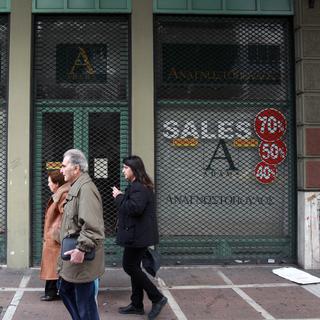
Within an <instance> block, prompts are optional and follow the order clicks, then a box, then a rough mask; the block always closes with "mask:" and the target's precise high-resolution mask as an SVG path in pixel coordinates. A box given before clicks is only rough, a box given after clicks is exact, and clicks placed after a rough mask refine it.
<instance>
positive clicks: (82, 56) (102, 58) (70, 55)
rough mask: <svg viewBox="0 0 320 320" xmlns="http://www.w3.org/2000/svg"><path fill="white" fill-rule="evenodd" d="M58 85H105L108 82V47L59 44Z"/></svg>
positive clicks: (57, 49)
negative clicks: (65, 83)
mask: <svg viewBox="0 0 320 320" xmlns="http://www.w3.org/2000/svg"><path fill="white" fill-rule="evenodd" d="M56 63H57V67H56V70H57V74H56V79H57V82H58V83H63V82H67V83H103V82H105V81H106V80H107V46H106V45H104V44H59V45H57V47H56Z"/></svg>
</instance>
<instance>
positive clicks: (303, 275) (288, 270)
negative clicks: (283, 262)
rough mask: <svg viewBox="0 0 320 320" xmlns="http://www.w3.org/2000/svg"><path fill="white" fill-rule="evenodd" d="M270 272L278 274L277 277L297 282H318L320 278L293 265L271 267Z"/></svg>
mask: <svg viewBox="0 0 320 320" xmlns="http://www.w3.org/2000/svg"><path fill="white" fill-rule="evenodd" d="M272 272H273V273H274V274H276V275H278V276H279V277H282V278H285V279H287V280H290V281H292V282H296V283H299V284H311V283H320V278H318V277H315V276H313V275H311V274H309V273H307V272H305V271H302V270H299V269H297V268H294V267H284V268H279V269H273V270H272Z"/></svg>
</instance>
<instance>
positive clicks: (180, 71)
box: [162, 43, 280, 85]
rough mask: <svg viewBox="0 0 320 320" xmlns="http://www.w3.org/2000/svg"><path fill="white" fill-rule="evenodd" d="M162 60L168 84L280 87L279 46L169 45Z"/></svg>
mask: <svg viewBox="0 0 320 320" xmlns="http://www.w3.org/2000/svg"><path fill="white" fill-rule="evenodd" d="M162 56H163V69H162V72H163V74H162V80H163V83H166V84H168V83H170V84H174V83H177V84H178V83H180V84H198V85H201V84H202V85H203V84H207V85H208V84H217V83H220V84H221V83H229V84H241V83H253V84H258V83H263V84H279V83H280V48H279V47H278V46H276V45H256V44H249V45H247V46H244V45H240V44H203V43H192V44H189V43H184V44H180V43H178V44H177V43H165V44H163V45H162ZM239 56H241V57H242V59H239ZM195 57H196V58H195Z"/></svg>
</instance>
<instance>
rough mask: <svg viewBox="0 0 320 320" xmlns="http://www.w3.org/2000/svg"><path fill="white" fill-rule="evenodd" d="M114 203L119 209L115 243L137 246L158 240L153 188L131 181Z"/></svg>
mask: <svg viewBox="0 0 320 320" xmlns="http://www.w3.org/2000/svg"><path fill="white" fill-rule="evenodd" d="M115 203H116V205H117V207H118V210H119V213H118V229H117V244H119V245H120V246H123V247H136V248H138V247H147V246H151V245H155V244H157V243H158V242H159V232H158V223H157V217H156V210H155V197H154V193H153V190H151V189H148V188H147V187H145V186H144V185H143V184H141V183H140V182H136V181H133V182H132V183H131V184H130V185H129V186H128V187H127V189H126V191H125V193H124V194H119V195H118V196H117V197H116V198H115Z"/></svg>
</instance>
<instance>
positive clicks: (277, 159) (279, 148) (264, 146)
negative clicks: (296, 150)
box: [259, 140, 287, 165]
mask: <svg viewBox="0 0 320 320" xmlns="http://www.w3.org/2000/svg"><path fill="white" fill-rule="evenodd" d="M259 155H260V158H261V160H262V161H264V162H265V163H267V164H273V165H276V164H280V163H281V162H282V161H283V160H284V159H285V158H286V156H287V146H286V145H285V143H284V142H283V141H282V140H277V141H273V142H267V141H262V142H261V143H260V145H259Z"/></svg>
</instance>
